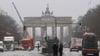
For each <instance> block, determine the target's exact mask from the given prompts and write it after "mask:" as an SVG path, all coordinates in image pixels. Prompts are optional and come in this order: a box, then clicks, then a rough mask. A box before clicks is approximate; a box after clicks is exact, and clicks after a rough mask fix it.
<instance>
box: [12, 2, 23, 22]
mask: <svg viewBox="0 0 100 56" xmlns="http://www.w3.org/2000/svg"><path fill="white" fill-rule="evenodd" d="M12 5H13V7H14V8H15V10H16V12H17V15H18V17H19V19H20V20H21V22H22V24H23V20H22V17H21V16H20V14H19V12H18V10H17V8H16V6H15V4H14V2H12Z"/></svg>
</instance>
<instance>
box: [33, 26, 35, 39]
mask: <svg viewBox="0 0 100 56" xmlns="http://www.w3.org/2000/svg"><path fill="white" fill-rule="evenodd" d="M33 38H34V40H35V27H33Z"/></svg>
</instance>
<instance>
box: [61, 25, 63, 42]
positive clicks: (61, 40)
mask: <svg viewBox="0 0 100 56" xmlns="http://www.w3.org/2000/svg"><path fill="white" fill-rule="evenodd" d="M60 41H61V42H63V25H61V26H60Z"/></svg>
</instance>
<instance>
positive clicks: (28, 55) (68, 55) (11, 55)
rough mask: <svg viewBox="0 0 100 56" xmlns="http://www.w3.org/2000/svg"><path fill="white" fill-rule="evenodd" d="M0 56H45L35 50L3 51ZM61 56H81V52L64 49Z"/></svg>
mask: <svg viewBox="0 0 100 56" xmlns="http://www.w3.org/2000/svg"><path fill="white" fill-rule="evenodd" d="M0 56H47V55H44V54H41V51H40V52H38V51H37V49H34V50H33V51H5V52H3V53H2V52H0ZM63 56H81V52H69V49H64V54H63Z"/></svg>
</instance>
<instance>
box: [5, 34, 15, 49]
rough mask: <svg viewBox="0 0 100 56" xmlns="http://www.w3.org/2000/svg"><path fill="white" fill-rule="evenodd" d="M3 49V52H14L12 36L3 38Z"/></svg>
mask: <svg viewBox="0 0 100 56" xmlns="http://www.w3.org/2000/svg"><path fill="white" fill-rule="evenodd" d="M4 48H5V50H14V36H5V37H4Z"/></svg>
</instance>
